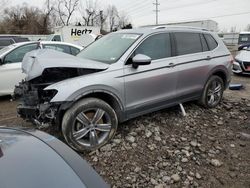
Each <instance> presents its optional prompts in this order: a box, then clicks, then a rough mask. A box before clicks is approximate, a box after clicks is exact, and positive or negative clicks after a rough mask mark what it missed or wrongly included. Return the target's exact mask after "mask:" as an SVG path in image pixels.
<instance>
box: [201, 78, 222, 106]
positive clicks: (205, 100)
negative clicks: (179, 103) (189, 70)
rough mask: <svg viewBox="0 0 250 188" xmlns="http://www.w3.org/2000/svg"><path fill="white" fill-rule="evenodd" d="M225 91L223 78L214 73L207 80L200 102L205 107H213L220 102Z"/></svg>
mask: <svg viewBox="0 0 250 188" xmlns="http://www.w3.org/2000/svg"><path fill="white" fill-rule="evenodd" d="M223 92H224V82H223V80H222V79H221V78H220V77H219V76H216V75H213V76H211V77H210V78H209V80H208V81H207V83H206V85H205V87H204V90H203V93H202V97H201V99H200V101H199V102H200V103H201V104H202V105H203V106H204V107H207V108H213V107H215V106H217V105H218V104H219V103H220V101H221V99H222V96H223Z"/></svg>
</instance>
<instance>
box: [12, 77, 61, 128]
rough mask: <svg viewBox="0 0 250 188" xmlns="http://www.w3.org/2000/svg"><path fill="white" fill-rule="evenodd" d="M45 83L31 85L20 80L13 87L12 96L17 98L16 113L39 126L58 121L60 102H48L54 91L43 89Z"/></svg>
mask: <svg viewBox="0 0 250 188" xmlns="http://www.w3.org/2000/svg"><path fill="white" fill-rule="evenodd" d="M45 86H46V84H43V85H42V84H36V85H31V84H30V83H28V82H24V81H23V82H22V83H20V84H19V86H17V87H16V88H15V91H14V98H15V99H18V101H19V104H18V106H17V113H18V115H19V116H20V117H21V118H23V119H25V120H28V121H30V122H32V123H34V124H35V125H37V126H38V127H39V128H43V127H48V126H49V125H52V124H56V122H57V121H58V116H57V115H58V111H59V108H60V106H61V103H50V102H49V101H50V100H51V98H53V96H55V94H56V91H54V90H49V91H44V90H43V88H44V87H45Z"/></svg>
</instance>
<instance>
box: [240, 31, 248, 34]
mask: <svg viewBox="0 0 250 188" xmlns="http://www.w3.org/2000/svg"><path fill="white" fill-rule="evenodd" d="M240 34H250V31H242V32H240Z"/></svg>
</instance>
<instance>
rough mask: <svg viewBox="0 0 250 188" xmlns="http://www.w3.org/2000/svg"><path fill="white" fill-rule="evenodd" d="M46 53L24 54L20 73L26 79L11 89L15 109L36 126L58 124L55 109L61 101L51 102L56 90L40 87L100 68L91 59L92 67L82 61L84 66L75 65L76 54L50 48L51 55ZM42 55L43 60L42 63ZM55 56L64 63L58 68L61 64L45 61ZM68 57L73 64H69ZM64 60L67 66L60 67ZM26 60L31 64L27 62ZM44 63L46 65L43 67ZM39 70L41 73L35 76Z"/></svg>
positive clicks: (96, 70) (57, 115)
mask: <svg viewBox="0 0 250 188" xmlns="http://www.w3.org/2000/svg"><path fill="white" fill-rule="evenodd" d="M34 53H35V54H34ZM50 53H51V51H49V52H46V53H44V51H41V52H39V51H33V52H30V53H28V54H26V56H25V58H24V60H23V64H22V68H23V71H24V73H26V74H27V78H26V80H23V81H22V82H20V84H19V85H18V86H16V88H15V91H14V98H15V99H18V100H19V104H18V106H17V112H18V114H19V115H20V117H22V118H23V119H25V120H28V121H31V122H32V123H34V124H36V125H37V126H38V127H39V128H41V127H48V126H49V125H51V124H56V123H58V118H59V111H60V107H61V105H62V103H63V102H61V103H59V102H58V103H51V102H50V100H51V99H52V98H53V97H54V96H55V95H56V94H57V90H44V88H46V87H48V86H50V85H52V84H54V83H57V82H60V81H63V80H66V79H70V78H74V77H78V76H83V75H87V74H91V73H95V72H98V71H101V70H104V68H96V65H95V64H94V63H95V62H94V63H93V64H94V65H93V68H91V66H89V65H88V64H87V65H86V64H85V66H84V64H80V65H79V66H77V64H76V63H75V62H74V61H75V60H76V57H74V56H71V55H67V54H63V53H60V52H55V51H53V56H52V55H51V54H50ZM58 53H59V54H58ZM34 55H35V56H34ZM45 56H46V58H45V61H46V62H44V57H45ZM55 56H57V57H60V58H58V59H57V61H58V60H61V58H64V59H63V61H64V62H63V63H60V64H61V65H62V67H59V66H61V65H60V64H59V65H58V66H56V63H54V65H53V64H52V63H53V62H49V61H48V58H51V59H52V60H53V61H54V60H55ZM77 59H79V58H77ZM72 60H73V63H72V64H73V65H72V64H71V62H72ZM65 61H67V62H68V63H67V65H68V67H66V66H64V64H65V63H66V62H65ZM28 63H33V64H32V65H30V64H28ZM74 63H75V64H74ZM80 63H81V62H80ZM27 64H28V65H27ZM46 64H48V65H49V66H46ZM51 64H52V65H51ZM70 65H71V66H70ZM27 67H28V68H27ZM85 67H86V68H85ZM39 72H42V73H41V74H40V75H39V74H38V73H39ZM31 75H32V76H33V77H34V75H39V76H36V77H34V78H32V77H31Z"/></svg>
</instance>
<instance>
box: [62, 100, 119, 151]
mask: <svg viewBox="0 0 250 188" xmlns="http://www.w3.org/2000/svg"><path fill="white" fill-rule="evenodd" d="M100 122H101V123H100ZM117 125H118V119H117V115H116V113H115V111H114V109H113V108H112V107H111V106H110V105H108V104H107V103H106V102H104V101H103V100H100V99H97V98H86V99H82V100H80V101H78V102H77V103H76V104H74V105H73V106H72V107H71V108H70V109H69V110H67V111H66V113H65V114H64V116H63V120H62V133H63V136H64V138H65V140H66V142H67V143H68V144H69V145H70V146H71V147H72V148H74V149H75V150H77V151H80V152H83V151H86V150H95V149H98V148H100V147H101V146H103V145H104V144H106V143H107V142H108V141H109V140H111V139H112V137H113V136H114V134H115V132H116V129H117ZM83 135H84V136H83Z"/></svg>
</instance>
